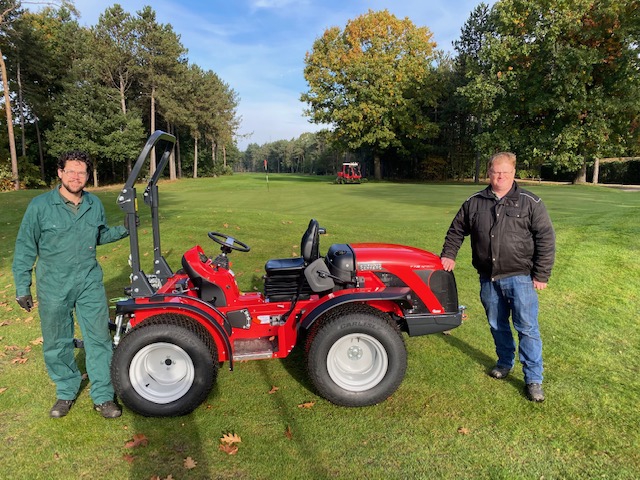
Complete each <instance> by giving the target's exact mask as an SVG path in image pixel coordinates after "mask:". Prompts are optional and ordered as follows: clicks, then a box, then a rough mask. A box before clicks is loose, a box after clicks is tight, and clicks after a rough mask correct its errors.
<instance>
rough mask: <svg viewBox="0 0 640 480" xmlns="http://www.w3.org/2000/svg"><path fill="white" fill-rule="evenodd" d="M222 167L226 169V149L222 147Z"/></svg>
mask: <svg viewBox="0 0 640 480" xmlns="http://www.w3.org/2000/svg"><path fill="white" fill-rule="evenodd" d="M222 165H223V166H224V168H227V147H226V146H225V145H222Z"/></svg>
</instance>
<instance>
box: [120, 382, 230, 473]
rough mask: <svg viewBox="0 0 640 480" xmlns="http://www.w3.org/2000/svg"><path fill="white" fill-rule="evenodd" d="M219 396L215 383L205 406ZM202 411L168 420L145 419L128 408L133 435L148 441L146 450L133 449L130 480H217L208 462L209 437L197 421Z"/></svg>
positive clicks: (140, 448)
mask: <svg viewBox="0 0 640 480" xmlns="http://www.w3.org/2000/svg"><path fill="white" fill-rule="evenodd" d="M218 395H219V393H218V388H217V384H214V387H213V390H212V391H211V393H210V394H209V397H208V399H207V400H206V401H205V403H207V402H213V401H214V399H215V398H216V397H218ZM201 408H203V407H202V406H200V407H198V408H197V409H196V410H195V411H194V412H193V413H190V414H188V415H184V416H181V417H167V418H153V417H143V416H141V415H138V414H136V413H133V412H131V411H130V410H128V409H124V411H123V416H124V419H125V421H126V422H127V423H128V425H129V429H128V430H129V432H130V433H131V436H132V437H133V435H136V434H139V435H140V434H141V435H144V436H145V437H146V439H147V440H148V445H147V446H146V447H137V448H134V449H131V451H130V455H132V456H133V459H132V460H130V464H131V467H130V470H129V478H130V479H131V480H139V479H145V478H182V477H183V476H184V475H188V477H187V478H199V479H200V478H201V479H209V478H215V476H214V473H213V472H212V471H211V466H210V465H209V462H208V457H209V455H210V452H207V451H205V450H206V449H208V448H210V447H208V446H207V445H205V443H206V440H205V439H206V435H204V436H203V435H202V433H201V432H200V429H199V427H198V422H197V421H196V418H197V415H198V409H201ZM128 453H129V452H128ZM187 472H188V474H187Z"/></svg>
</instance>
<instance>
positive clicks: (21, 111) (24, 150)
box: [16, 59, 27, 157]
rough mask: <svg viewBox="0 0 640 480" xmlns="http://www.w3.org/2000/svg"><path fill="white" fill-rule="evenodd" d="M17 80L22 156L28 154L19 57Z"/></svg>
mask: <svg viewBox="0 0 640 480" xmlns="http://www.w3.org/2000/svg"><path fill="white" fill-rule="evenodd" d="M16 80H17V81H18V111H19V114H20V139H21V144H22V145H21V146H22V156H23V157H26V156H27V140H26V138H27V136H26V134H25V132H24V105H23V103H22V102H23V99H22V76H21V75H20V60H19V59H18V65H17V71H16Z"/></svg>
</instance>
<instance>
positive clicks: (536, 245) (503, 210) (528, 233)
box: [440, 182, 555, 282]
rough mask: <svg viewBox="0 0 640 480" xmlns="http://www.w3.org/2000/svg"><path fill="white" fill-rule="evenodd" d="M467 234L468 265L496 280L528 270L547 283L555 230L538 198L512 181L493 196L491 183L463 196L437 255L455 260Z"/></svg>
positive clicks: (553, 252) (484, 275) (529, 273)
mask: <svg viewBox="0 0 640 480" xmlns="http://www.w3.org/2000/svg"><path fill="white" fill-rule="evenodd" d="M467 235H471V251H472V256H473V266H474V267H475V268H476V270H477V271H478V273H479V274H480V276H482V277H485V278H490V279H491V280H497V279H499V278H504V277H511V276H514V275H531V276H533V278H534V279H535V280H537V281H539V282H547V281H548V280H549V276H550V275H551V268H552V267H553V262H554V259H555V232H554V231H553V225H552V224H551V219H550V218H549V214H548V213H547V209H546V208H545V206H544V204H543V203H542V200H540V198H539V197H537V196H536V195H534V194H533V193H531V192H529V191H527V190H524V189H522V188H520V187H519V186H518V184H517V183H516V182H514V183H513V187H512V188H511V190H510V191H509V193H507V194H506V195H505V196H504V197H502V198H501V199H498V198H497V197H496V196H495V195H494V193H493V192H492V191H491V186H488V187H487V188H486V189H484V190H482V191H480V192H478V193H476V194H474V195H472V196H471V197H469V198H468V199H467V200H466V201H465V202H464V203H463V204H462V207H460V210H459V211H458V213H457V214H456V216H455V217H454V219H453V222H451V226H450V227H449V231H448V232H447V236H446V238H445V240H444V245H443V247H442V254H441V255H440V256H441V257H446V258H451V259H453V260H455V258H456V256H457V254H458V250H459V249H460V246H461V245H462V242H463V240H464V237H466V236H467Z"/></svg>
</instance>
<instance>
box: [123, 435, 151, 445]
mask: <svg viewBox="0 0 640 480" xmlns="http://www.w3.org/2000/svg"><path fill="white" fill-rule="evenodd" d="M147 445H149V440H148V439H147V437H146V436H145V435H144V434H143V433H136V434H135V435H134V436H133V439H132V440H129V441H128V442H127V443H125V444H124V448H136V447H146V446H147Z"/></svg>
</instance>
